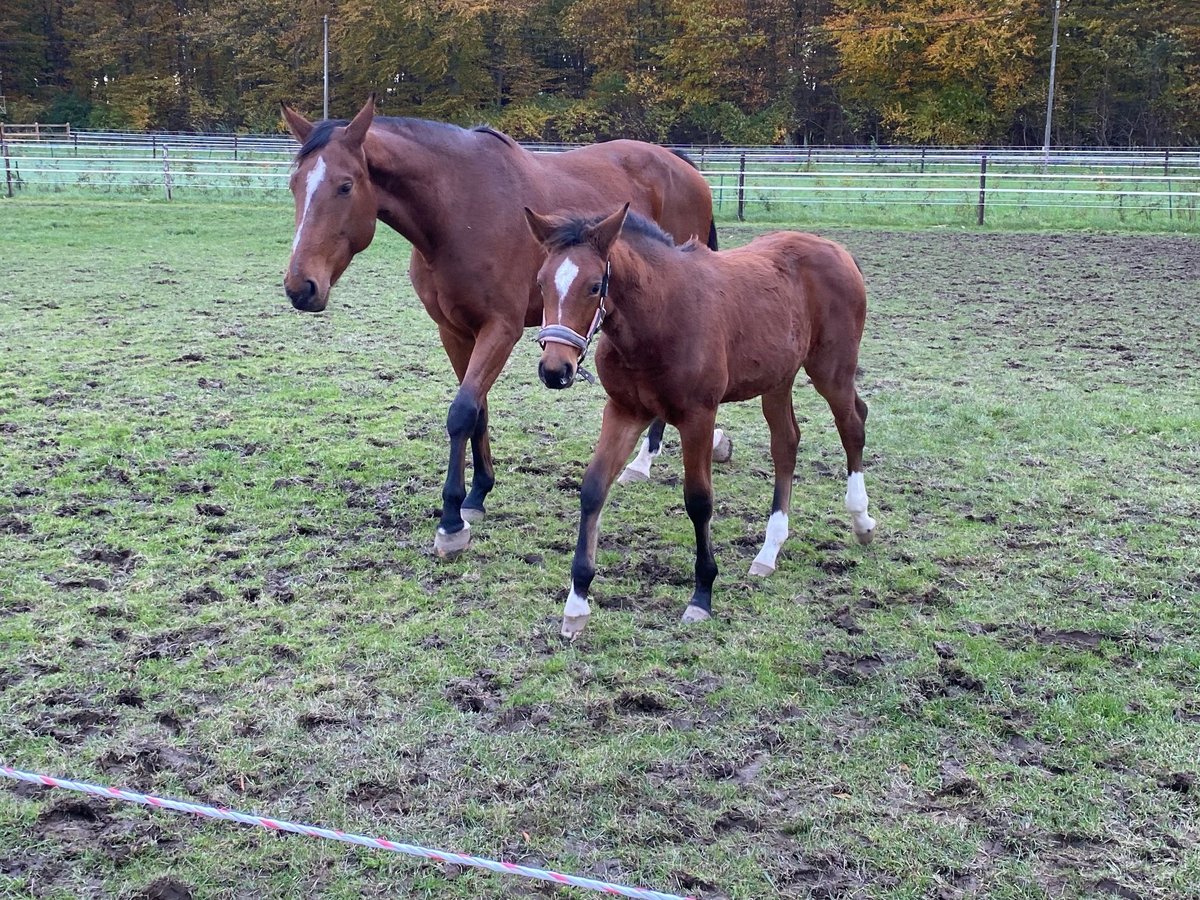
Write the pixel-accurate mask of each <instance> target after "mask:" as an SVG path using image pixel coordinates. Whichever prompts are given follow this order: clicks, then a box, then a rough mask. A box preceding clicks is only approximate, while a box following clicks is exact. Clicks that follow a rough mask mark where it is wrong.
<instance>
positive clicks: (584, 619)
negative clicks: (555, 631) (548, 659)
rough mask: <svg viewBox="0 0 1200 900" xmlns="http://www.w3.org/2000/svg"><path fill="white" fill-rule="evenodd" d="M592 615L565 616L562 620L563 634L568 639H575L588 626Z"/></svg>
mask: <svg viewBox="0 0 1200 900" xmlns="http://www.w3.org/2000/svg"><path fill="white" fill-rule="evenodd" d="M589 618H590V616H567V615H564V616H563V621H562V636H563V637H565V638H566V639H567V640H568V641H573V640H575V638H577V637H579V636H580V635H581V634H583V629H585V628H587V623H588V619H589Z"/></svg>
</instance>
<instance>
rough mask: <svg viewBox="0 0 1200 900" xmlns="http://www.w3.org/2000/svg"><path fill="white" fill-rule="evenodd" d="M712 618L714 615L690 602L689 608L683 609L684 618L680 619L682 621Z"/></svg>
mask: <svg viewBox="0 0 1200 900" xmlns="http://www.w3.org/2000/svg"><path fill="white" fill-rule="evenodd" d="M711 618H712V616H710V615H709V614H708V613H706V612H705V611H704V610H702V609H701V608H700V607H698V606H693V605H692V604H690V603H689V604H688V607H687V609H685V610H684V611H683V618H682V619H680V621H681V622H704V621H706V620H708V619H711Z"/></svg>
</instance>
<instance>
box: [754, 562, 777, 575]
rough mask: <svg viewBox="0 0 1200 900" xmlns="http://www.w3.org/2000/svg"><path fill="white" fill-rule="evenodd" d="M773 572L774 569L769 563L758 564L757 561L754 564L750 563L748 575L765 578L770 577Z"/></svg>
mask: <svg viewBox="0 0 1200 900" xmlns="http://www.w3.org/2000/svg"><path fill="white" fill-rule="evenodd" d="M774 571H775V567H774V566H772V565H770V564H769V563H765V562H759V561H758V560H757V559H756V560H755V561H754V562H752V563H750V574H751V575H761V576H766V575H770V574H771V573H772V572H774Z"/></svg>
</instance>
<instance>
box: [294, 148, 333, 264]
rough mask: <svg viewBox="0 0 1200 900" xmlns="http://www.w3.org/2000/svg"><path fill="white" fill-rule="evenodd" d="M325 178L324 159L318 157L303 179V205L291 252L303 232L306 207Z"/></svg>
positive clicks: (306, 215)
mask: <svg viewBox="0 0 1200 900" xmlns="http://www.w3.org/2000/svg"><path fill="white" fill-rule="evenodd" d="M324 180H325V160H324V159H322V158H320V157H318V158H317V164H316V165H315V166H313V167H312V169H311V170H310V171H309V173H308V177H307V178H306V179H305V180H304V206H303V208H302V209H301V210H300V217H299V219H298V221H297V222H296V237H295V238H294V239H293V240H292V253H295V252H296V248H297V247H299V246H300V236H301V235H302V234H303V233H304V222H305V220H306V219H307V218H308V208H309V207H310V206H312V200H313V195H314V194H316V192H317V188H319V187H320V186H321V182H322V181H324Z"/></svg>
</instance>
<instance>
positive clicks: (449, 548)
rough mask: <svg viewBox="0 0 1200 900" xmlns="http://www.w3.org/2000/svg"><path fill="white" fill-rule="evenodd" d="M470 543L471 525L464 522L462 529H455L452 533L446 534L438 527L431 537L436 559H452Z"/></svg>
mask: <svg viewBox="0 0 1200 900" xmlns="http://www.w3.org/2000/svg"><path fill="white" fill-rule="evenodd" d="M470 543H471V526H470V525H469V524H464V525H463V527H462V531H456V532H454V533H453V534H447V533H446V532H445V531H443V530H442V529H441V528H439V529H438V530H437V534H436V535H435V536H434V538H433V552H434V553H436V554H437V556H438V559H453V558H454V557H456V556H458V554H460V553H462V552H463V551H464V550H466V549H467V545H468V544H470Z"/></svg>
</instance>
